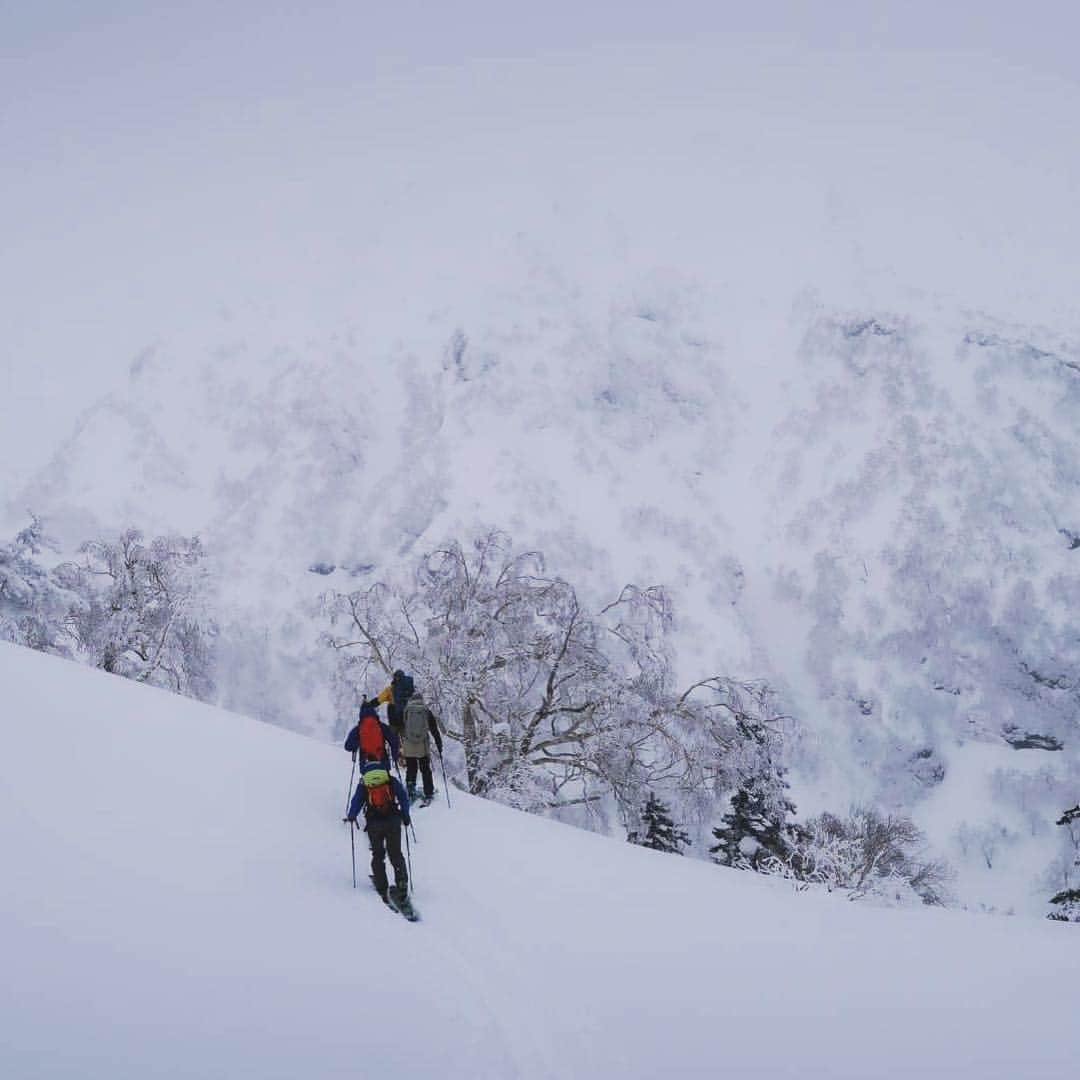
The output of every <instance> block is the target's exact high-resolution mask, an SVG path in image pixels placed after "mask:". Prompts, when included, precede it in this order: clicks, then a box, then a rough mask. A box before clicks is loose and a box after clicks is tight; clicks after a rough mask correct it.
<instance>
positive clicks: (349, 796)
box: [345, 750, 356, 814]
mask: <svg viewBox="0 0 1080 1080" xmlns="http://www.w3.org/2000/svg"><path fill="white" fill-rule="evenodd" d="M355 776H356V751H355V750H354V751H353V754H352V772H351V773H349V794H348V795H346V796H345V813H346V814H347V813H348V812H349V804H350V803H351V802H352V786H353V779H354V778H355Z"/></svg>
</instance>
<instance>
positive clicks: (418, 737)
mask: <svg viewBox="0 0 1080 1080" xmlns="http://www.w3.org/2000/svg"><path fill="white" fill-rule="evenodd" d="M427 741H428V709H427V706H426V705H425V704H424V701H423V699H422V698H413V699H412V700H410V701H409V704H408V705H406V706H405V730H404V732H403V734H402V739H401V744H402V748H403V750H404V752H405V755H406V757H423V756H424V755H425V754H426V753H427Z"/></svg>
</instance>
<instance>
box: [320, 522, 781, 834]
mask: <svg viewBox="0 0 1080 1080" xmlns="http://www.w3.org/2000/svg"><path fill="white" fill-rule="evenodd" d="M326 612H327V615H328V618H329V621H330V632H329V634H328V635H327V639H326V640H327V642H328V643H329V644H331V645H333V646H334V647H335V648H336V649H338V650H339V651H340V653H341V655H342V663H341V664H340V666H339V675H338V678H339V693H340V695H341V697H342V699H343V700H342V706H343V707H351V706H352V705H354V704H355V702H356V701H357V700H358V699H359V698H361V697H363V696H366V695H367V694H368V693H369V692H370V690H371V688H372V685H373V684H372V679H373V678H374V677H377V678H378V679H380V680H382V679H386V678H387V677H388V676H389V674H390V672H391V671H392V670H393V669H394V668H395V667H403V668H405V669H407V670H409V671H411V672H412V673H413V674H414V675H415V676H416V677H417V679H418V682H419V684H420V685H421V686H423V688H424V690H425V693H426V694H427V696H428V699H429V701H431V702H432V703H433V704H434V706H435V707H436V709H437V711H438V712H439V714H440V716H441V718H442V720H443V723H444V725H445V727H446V729H447V733H448V735H449V736H450V737H451V738H452V739H455V740H457V741H458V742H459V743H460V744H461V746H462V749H463V757H464V766H465V775H466V779H467V783H468V787H469V789H470V790H471V791H473V792H474V793H477V794H484V795H488V796H491V797H494V798H498V799H500V800H502V801H505V802H509V803H511V804H513V805H517V806H522V807H528V808H531V809H541V808H553V807H562V808H565V807H568V806H579V807H580V806H591V807H592V808H593V810H594V811H595V810H596V809H598V808H599V807H600V804H602V803H604V802H605V801H606V800H608V799H611V800H613V802H612V803H611V804H610V805H611V806H612V807H614V808H615V810H616V811H617V813H618V814H619V816H620V817H621V818H622V820H623V821H624V823H626V824H627V825H629V823H631V822H636V821H637V818H638V815H639V812H640V807H641V805H642V803H643V802H644V801H645V800H646V798H647V797H648V795H649V793H650V791H652V790H654V789H657V790H659V789H661V788H662V789H663V790H665V791H670V792H671V793H672V795H673V796H677V797H678V798H679V799H680V800H683V801H684V802H686V803H687V805H689V806H691V808H692V810H693V812H695V813H701V812H702V806H705V805H707V806H709V807H711V806H712V803H713V802H714V801H715V799H716V797H717V796H718V795H719V794H720V793H722V792H724V791H730V790H732V789H734V787H736V786H737V784H738V782H739V781H741V780H743V779H745V778H747V777H750V776H757V775H758V774H760V773H761V772H762V766H761V762H760V760H759V759H761V758H763V757H764V758H768V757H769V755H770V753H771V752H772V750H773V749H774V748H775V736H774V733H772V732H770V731H769V730H767V729H768V723H769V720H770V719H771V717H769V716H766V715H765V714H767V713H768V711H769V710H768V707H767V706H768V703H767V700H766V699H767V698H768V692H767V690H765V689H764V688H762V687H757V686H754V685H753V684H738V683H735V682H733V681H730V680H725V679H722V678H720V677H715V676H714V677H712V678H708V679H704V680H701V681H699V682H697V683H695V684H694V685H693V686H692V687H691V688H690V689H689V690H687V691H685V692H683V693H681V694H680V693H678V692H676V691H675V689H674V687H673V662H672V657H671V654H670V645H669V633H670V627H671V622H672V616H671V605H670V601H669V600H668V598H667V595H666V594H665V593H664V591H663V590H662V589H658V588H639V587H637V586H633V585H628V586H626V587H625V588H624V589H623V590H622V591H621V593H620V594H619V596H618V597H617V598H616V599H615V600H614V601H613V602H612V603H610V604H608V605H607V606H605V607H603V608H602V609H600V610H598V611H589V610H587V609H586V607H585V606H584V604H583V603H582V602H581V600H580V598H579V596H578V593H577V591H576V590H575V588H574V587H573V586H572V585H571V584H570V583H569V582H568V581H566V580H564V579H562V578H560V577H558V576H556V575H552V574H550V573H549V572H547V570H546V568H545V565H544V559H543V557H542V555H541V554H540V553H539V552H535V551H516V550H515V549H514V547H513V545H512V543H511V541H510V539H509V538H508V537H507V536H506V535H505V534H504V533H501V532H498V531H489V532H486V533H483V534H481V535H479V536H478V537H477V538H476V539H475V540H474V541H473V542H472V543H470V544H461V543H460V542H458V541H456V540H454V541H449V542H447V543H446V544H444V545H442V546H441V547H440V548H438V549H437V550H435V551H433V552H431V553H430V554H428V555H427V556H425V557H424V558H423V559H422V560H421V562H420V564H419V566H418V567H417V569H416V572H415V575H414V576H413V578H412V579H411V580H409V581H407V582H406V583H405V584H403V585H391V584H387V583H377V584H374V585H372V586H369V587H368V588H367V589H364V590H360V591H357V592H354V593H350V594H332V595H330V596H328V597H327V598H326ZM751 744H753V747H752V749H748V747H750V746H751Z"/></svg>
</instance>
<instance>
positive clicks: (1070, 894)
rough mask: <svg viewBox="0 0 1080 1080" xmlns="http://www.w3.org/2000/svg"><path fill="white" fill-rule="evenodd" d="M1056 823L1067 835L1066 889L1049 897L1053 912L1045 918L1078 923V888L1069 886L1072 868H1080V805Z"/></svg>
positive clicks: (1079, 902)
mask: <svg viewBox="0 0 1080 1080" xmlns="http://www.w3.org/2000/svg"><path fill="white" fill-rule="evenodd" d="M1057 823H1058V825H1060V826H1062V827H1063V828H1064V829H1065V831H1066V833H1067V835H1068V839H1069V849H1070V856H1071V857H1067V861H1066V869H1065V884H1066V887H1065V888H1064V889H1061V890H1060V891H1059V892H1057V893H1055V894H1054V895H1053V896H1051V897H1050V903H1051V904H1052V905H1053V910H1052V911H1051V912H1050V914H1049V915H1048V916H1047V918H1050V919H1054V920H1057V921H1058V922H1080V888H1077V887H1076V886H1074V885H1072V884H1071V882H1072V881H1073V880H1075V878H1074V875H1073V868H1075V867H1080V804H1078V805H1076V806H1074V807H1072V808H1071V809H1069V810H1066V811H1065V813H1064V814H1062V815H1061V817H1060V818H1058V822H1057Z"/></svg>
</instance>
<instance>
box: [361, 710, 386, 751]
mask: <svg viewBox="0 0 1080 1080" xmlns="http://www.w3.org/2000/svg"><path fill="white" fill-rule="evenodd" d="M359 737H360V752H361V753H362V754H363V755H364V757H369V758H384V757H386V740H385V738H384V736H383V730H382V724H380V723H379V718H378V717H377V716H375V715H373V714H370V713H369V714H368V715H367V716H362V717H361V718H360V735H359Z"/></svg>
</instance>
